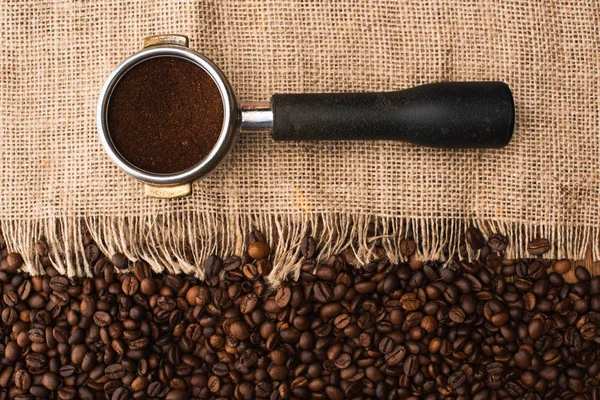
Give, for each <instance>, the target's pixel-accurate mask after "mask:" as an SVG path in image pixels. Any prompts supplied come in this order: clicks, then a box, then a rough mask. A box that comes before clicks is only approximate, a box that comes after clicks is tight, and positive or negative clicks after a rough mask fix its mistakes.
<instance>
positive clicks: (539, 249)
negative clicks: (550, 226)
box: [527, 239, 550, 256]
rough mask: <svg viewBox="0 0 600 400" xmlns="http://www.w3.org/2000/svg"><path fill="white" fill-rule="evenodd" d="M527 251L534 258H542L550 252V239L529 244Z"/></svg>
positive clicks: (535, 240)
mask: <svg viewBox="0 0 600 400" xmlns="http://www.w3.org/2000/svg"><path fill="white" fill-rule="evenodd" d="M527 251H528V252H529V254H532V255H534V256H541V255H542V254H545V253H547V252H548V251H550V241H548V239H534V240H532V241H530V242H529V243H528V244H527Z"/></svg>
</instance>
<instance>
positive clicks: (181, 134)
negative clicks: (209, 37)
mask: <svg viewBox="0 0 600 400" xmlns="http://www.w3.org/2000/svg"><path fill="white" fill-rule="evenodd" d="M222 126H223V101H222V99H221V94H220V92H219V89H218V87H217V85H216V84H215V82H214V81H213V79H212V78H211V77H210V75H209V74H208V73H207V72H206V71H204V70H203V69H202V68H200V67H198V66H197V65H195V64H193V63H191V62H189V61H186V60H183V59H179V58H175V57H157V58H152V59H149V60H147V61H144V62H142V63H140V64H138V65H136V66H135V67H133V68H132V69H131V70H129V71H128V72H127V74H126V75H125V76H124V77H123V78H122V79H121V80H120V81H119V83H118V84H117V85H116V87H115V89H114V90H113V93H112V95H111V99H110V105H109V108H108V129H109V133H110V136H111V138H112V140H113V143H114V144H115V147H116V148H117V150H118V151H119V153H120V154H121V155H122V156H123V157H124V158H125V159H126V160H128V161H129V162H130V163H131V164H133V165H135V166H136V167H138V168H141V169H143V170H146V171H148V172H154V173H175V172H180V171H183V170H186V169H188V168H190V167H193V166H194V165H196V164H198V163H199V162H200V160H202V159H203V158H204V157H206V156H207V155H208V153H209V152H210V151H211V150H212V148H213V147H214V145H215V143H216V142H217V140H218V138H219V134H220V132H221V128H222Z"/></svg>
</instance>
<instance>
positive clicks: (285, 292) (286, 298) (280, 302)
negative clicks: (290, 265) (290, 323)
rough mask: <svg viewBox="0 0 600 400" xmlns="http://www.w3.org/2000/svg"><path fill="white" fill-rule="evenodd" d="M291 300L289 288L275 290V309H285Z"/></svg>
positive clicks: (283, 287)
mask: <svg viewBox="0 0 600 400" xmlns="http://www.w3.org/2000/svg"><path fill="white" fill-rule="evenodd" d="M291 299H292V290H291V289H290V288H289V286H286V285H284V286H281V287H280V288H279V289H277V292H276V294H275V303H276V304H277V307H279V308H285V307H287V305H288V304H289V303H290V300H291Z"/></svg>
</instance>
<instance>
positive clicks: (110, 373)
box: [104, 363, 126, 379]
mask: <svg viewBox="0 0 600 400" xmlns="http://www.w3.org/2000/svg"><path fill="white" fill-rule="evenodd" d="M104 373H105V374H106V377H107V378H108V379H121V378H122V377H124V376H125V373H126V371H125V369H124V368H123V366H122V365H121V364H119V363H115V364H111V365H109V366H107V367H106V368H105V369H104Z"/></svg>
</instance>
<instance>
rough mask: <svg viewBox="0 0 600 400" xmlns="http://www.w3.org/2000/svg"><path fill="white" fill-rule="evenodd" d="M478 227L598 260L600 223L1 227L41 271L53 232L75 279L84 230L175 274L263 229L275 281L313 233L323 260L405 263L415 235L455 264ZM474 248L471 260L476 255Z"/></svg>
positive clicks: (131, 220)
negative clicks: (39, 244)
mask: <svg viewBox="0 0 600 400" xmlns="http://www.w3.org/2000/svg"><path fill="white" fill-rule="evenodd" d="M470 226H475V227H478V228H479V229H481V230H482V232H483V233H484V234H485V235H486V236H488V235H490V234H493V233H501V234H504V235H506V236H507V237H508V238H509V240H510V244H509V247H508V248H507V249H506V257H507V258H522V257H528V256H529V255H528V254H527V243H528V242H529V241H530V240H531V239H533V238H537V237H545V238H548V239H549V240H550V241H551V243H553V248H552V250H551V251H550V252H549V253H547V254H546V257H547V258H569V259H584V258H585V256H586V251H587V250H588V245H589V244H590V243H592V255H593V257H594V259H598V258H599V257H598V256H599V255H600V241H599V229H598V227H582V226H576V225H569V224H562V225H558V226H557V225H537V226H536V225H531V224H529V225H523V224H521V223H518V222H511V221H502V220H495V221H494V220H491V221H490V220H485V221H483V220H477V219H445V218H440V219H436V218H426V219H425V218H402V217H385V216H379V217H372V216H367V215H346V214H344V215H341V214H322V213H312V214H306V213H298V214H288V215H270V214H260V215H237V216H231V215H218V214H214V213H206V212H179V213H172V214H165V215H159V216H153V217H121V218H117V217H112V216H111V217H90V218H62V219H56V218H46V219H38V220H30V221H11V220H3V221H1V222H0V227H1V229H2V232H3V233H4V237H5V240H6V242H7V246H8V248H9V250H10V251H15V252H18V253H20V254H21V255H22V256H23V259H24V262H25V267H24V270H25V271H26V272H28V273H30V274H34V275H36V274H40V273H41V272H42V267H41V264H40V263H39V260H38V257H37V256H36V253H35V249H34V247H35V241H36V240H37V239H38V238H40V237H45V238H46V239H47V241H48V243H50V244H51V248H50V256H51V259H52V260H53V263H54V265H55V267H56V268H57V270H58V271H59V272H61V273H66V274H67V275H69V276H75V275H77V276H89V275H90V266H89V265H88V263H87V262H86V261H85V259H84V244H83V236H82V234H83V232H85V231H89V232H90V233H91V235H92V237H93V238H94V240H95V241H96V243H97V245H98V246H99V248H100V249H101V250H102V251H103V252H104V253H105V254H109V255H111V254H114V253H116V252H122V253H124V254H125V255H126V256H127V257H128V258H129V259H131V260H137V259H143V260H145V261H147V262H148V263H149V264H150V265H151V267H152V269H153V270H154V271H156V272H161V271H165V270H166V271H169V272H175V273H186V274H191V275H195V276H197V277H199V278H203V277H204V261H205V260H206V258H207V257H208V256H209V255H211V254H217V255H219V256H221V257H227V256H230V255H233V254H241V253H242V252H243V251H244V249H245V246H246V244H247V243H246V238H247V234H248V232H250V231H251V230H252V229H258V230H260V231H262V232H263V233H264V234H265V237H266V238H267V240H268V241H269V243H270V245H271V248H272V253H271V254H272V255H271V257H272V262H273V271H272V273H271V274H270V275H269V277H268V280H269V281H270V282H271V283H272V284H273V285H277V284H278V283H279V282H281V280H282V279H284V278H286V277H293V278H295V277H297V276H298V274H299V272H300V268H299V266H300V264H301V262H302V257H301V254H300V246H301V243H302V239H303V238H304V236H305V235H307V234H312V235H313V236H314V237H315V239H316V240H317V244H318V249H319V257H320V260H321V261H323V260H325V259H326V258H327V257H329V256H330V255H331V254H336V253H339V252H341V251H344V250H346V249H348V248H350V249H352V250H353V251H354V253H355V255H356V258H357V260H358V261H359V265H358V267H360V265H364V263H367V262H369V260H371V259H372V258H373V257H374V254H373V248H374V246H382V247H383V248H384V249H385V250H386V252H387V255H388V256H389V258H390V260H391V261H392V262H393V263H398V262H400V261H405V259H404V258H403V257H402V256H401V254H400V251H399V246H400V241H401V240H402V239H403V238H406V237H409V236H410V237H413V238H414V239H415V241H416V242H417V243H418V245H419V248H418V250H417V257H418V258H419V259H422V260H441V261H447V260H449V259H450V258H452V257H459V258H460V254H459V251H458V249H459V246H460V244H461V242H462V241H464V233H465V232H466V230H467V229H468V228H469V227H470ZM475 256H476V254H474V253H473V252H470V253H469V257H475Z"/></svg>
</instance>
